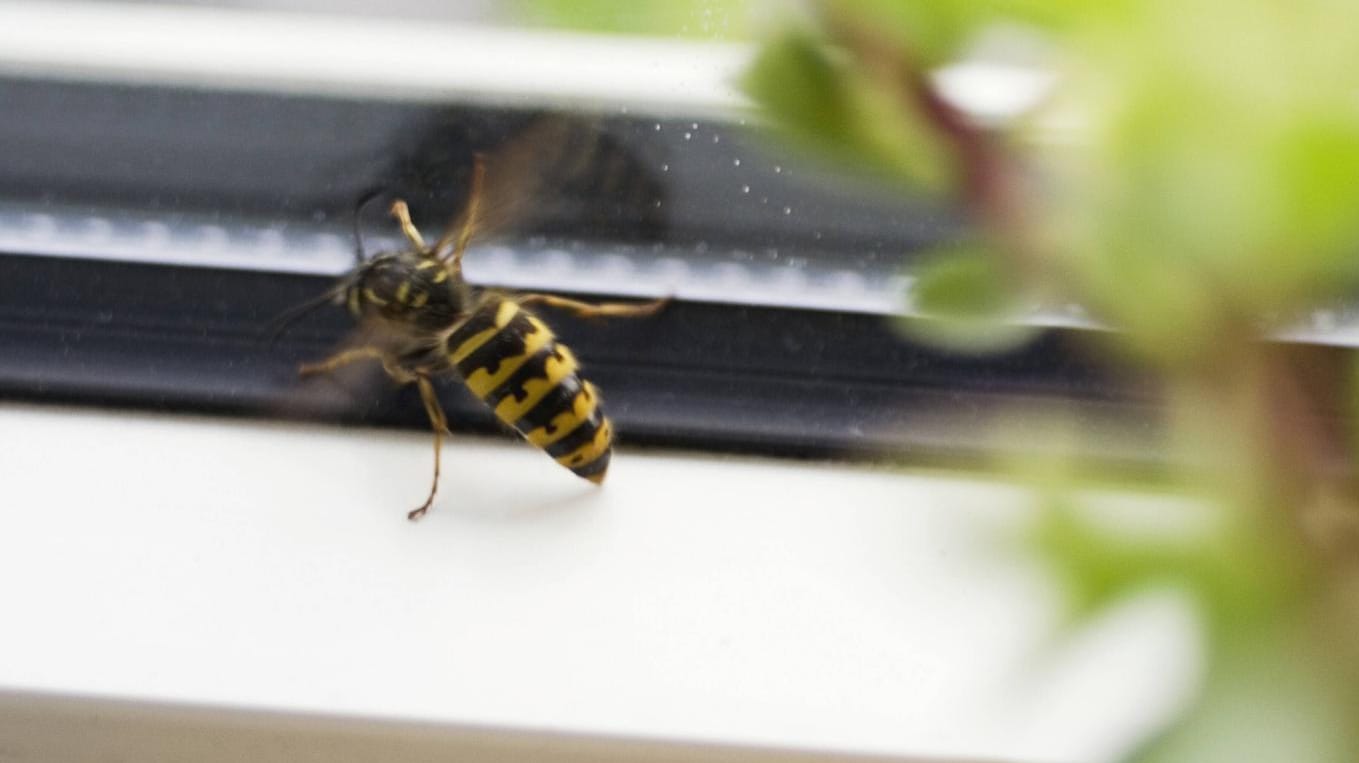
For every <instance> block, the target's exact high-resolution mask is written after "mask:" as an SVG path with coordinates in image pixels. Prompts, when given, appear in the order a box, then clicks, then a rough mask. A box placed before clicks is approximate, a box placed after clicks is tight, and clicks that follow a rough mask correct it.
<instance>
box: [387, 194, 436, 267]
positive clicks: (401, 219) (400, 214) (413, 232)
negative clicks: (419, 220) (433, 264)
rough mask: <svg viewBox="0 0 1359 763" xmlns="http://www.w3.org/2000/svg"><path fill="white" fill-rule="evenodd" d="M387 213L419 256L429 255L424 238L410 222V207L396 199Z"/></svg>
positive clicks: (402, 200) (403, 201) (401, 200)
mask: <svg viewBox="0 0 1359 763" xmlns="http://www.w3.org/2000/svg"><path fill="white" fill-rule="evenodd" d="M388 211H389V212H391V214H392V217H395V218H396V222H397V224H398V225H400V226H401V232H402V233H404V234H405V235H406V238H407V239H408V240H410V242H411V243H412V244H414V245H415V249H416V251H418V252H420V253H421V254H427V253H429V251H430V250H429V247H428V246H426V245H425V237H424V236H421V235H420V231H419V229H417V228H416V227H415V223H413V222H411V210H410V207H408V206H406V201H405V200H404V199H397V200H396V201H394V202H392V207H391V209H390V210H388Z"/></svg>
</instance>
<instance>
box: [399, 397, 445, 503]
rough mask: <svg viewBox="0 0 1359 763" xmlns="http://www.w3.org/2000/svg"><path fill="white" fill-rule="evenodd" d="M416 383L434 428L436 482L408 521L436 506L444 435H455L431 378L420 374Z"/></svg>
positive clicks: (431, 485)
mask: <svg viewBox="0 0 1359 763" xmlns="http://www.w3.org/2000/svg"><path fill="white" fill-rule="evenodd" d="M415 383H416V384H417V385H419V387H420V400H421V401H423V402H424V404H425V413H427V414H429V423H430V425H431V426H433V427H434V481H433V483H432V484H430V486H429V497H428V498H426V499H425V502H424V503H422V504H420V507H419V508H417V509H415V510H414V511H411V512H410V513H409V514H407V515H406V519H409V520H411V521H415V520H417V519H419V518H420V517H423V516H424V515H425V512H427V511H429V507H430V506H432V505H434V494H435V493H437V492H438V491H439V454H440V451H441V450H442V448H443V441H444V435H448V436H449V437H452V436H453V433H452V432H450V431H448V417H447V416H445V415H444V409H443V407H442V406H440V405H439V396H438V395H436V394H435V392H434V385H433V384H432V383H430V380H429V377H428V376H425V375H424V374H419V375H417V376H416V377H415Z"/></svg>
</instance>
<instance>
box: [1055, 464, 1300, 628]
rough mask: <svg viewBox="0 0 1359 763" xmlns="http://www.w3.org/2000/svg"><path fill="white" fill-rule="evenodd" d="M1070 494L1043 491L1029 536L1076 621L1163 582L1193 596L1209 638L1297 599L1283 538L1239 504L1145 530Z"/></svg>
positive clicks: (1261, 621)
mask: <svg viewBox="0 0 1359 763" xmlns="http://www.w3.org/2000/svg"><path fill="white" fill-rule="evenodd" d="M1074 496H1075V494H1074V493H1071V492H1067V491H1057V492H1053V493H1050V494H1048V495H1047V497H1046V506H1045V508H1044V510H1043V514H1042V518H1041V520H1040V521H1039V523H1038V525H1037V526H1036V528H1035V531H1034V534H1033V544H1034V547H1035V548H1037V549H1038V550H1039V552H1040V553H1041V555H1042V558H1043V559H1044V560H1046V561H1047V563H1048V564H1049V566H1050V567H1051V569H1052V570H1053V572H1054V573H1055V575H1056V577H1057V579H1058V580H1059V581H1060V583H1061V586H1062V588H1063V590H1064V591H1065V592H1066V598H1067V602H1068V606H1069V608H1070V612H1071V615H1072V617H1073V618H1074V619H1075V620H1077V621H1080V620H1085V619H1089V618H1091V617H1094V616H1095V615H1097V614H1099V613H1101V612H1103V611H1104V610H1105V609H1106V608H1108V607H1110V606H1111V605H1113V604H1116V603H1118V602H1119V601H1121V600H1123V599H1124V598H1126V597H1128V596H1131V595H1133V594H1136V593H1141V592H1143V591H1146V590H1149V589H1154V588H1162V587H1170V588H1175V589H1178V590H1181V591H1183V592H1184V593H1186V594H1188V595H1189V596H1190V597H1191V599H1192V600H1193V601H1195V603H1196V604H1197V605H1198V607H1199V610H1200V612H1201V613H1202V615H1203V616H1204V618H1205V623H1204V624H1205V625H1206V626H1207V628H1208V633H1209V634H1210V639H1221V638H1230V637H1233V634H1239V633H1242V632H1244V631H1242V630H1241V629H1242V628H1247V629H1251V628H1259V627H1263V626H1266V625H1268V624H1270V623H1273V622H1276V621H1277V620H1278V619H1279V618H1281V617H1283V616H1284V615H1286V614H1287V613H1288V612H1290V611H1291V607H1293V606H1294V604H1295V602H1296V601H1297V594H1298V591H1299V590H1300V585H1301V577H1300V575H1301V569H1300V568H1299V567H1298V565H1297V560H1296V559H1295V558H1293V557H1291V556H1290V554H1289V551H1290V548H1289V546H1288V544H1283V546H1281V545H1280V544H1279V542H1278V538H1277V537H1271V535H1269V534H1266V533H1264V532H1262V530H1263V528H1261V527H1258V526H1256V525H1255V524H1254V523H1253V521H1252V520H1251V519H1250V518H1249V517H1247V516H1246V515H1244V514H1242V513H1240V512H1236V511H1232V510H1222V511H1217V512H1215V513H1214V517H1213V521H1212V522H1210V523H1208V524H1206V525H1205V526H1204V527H1202V528H1201V529H1199V530H1197V531H1193V532H1189V531H1184V530H1182V529H1181V530H1176V531H1173V532H1160V533H1145V532H1137V531H1134V530H1130V528H1129V527H1128V526H1127V525H1125V524H1120V523H1108V522H1100V521H1097V518H1098V513H1097V512H1094V511H1092V509H1091V507H1090V506H1088V505H1081V504H1078V503H1077V502H1076V500H1075V498H1074Z"/></svg>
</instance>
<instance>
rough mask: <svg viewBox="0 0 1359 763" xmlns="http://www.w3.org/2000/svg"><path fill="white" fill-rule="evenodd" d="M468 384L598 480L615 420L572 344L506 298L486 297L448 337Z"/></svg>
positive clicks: (529, 435)
mask: <svg viewBox="0 0 1359 763" xmlns="http://www.w3.org/2000/svg"><path fill="white" fill-rule="evenodd" d="M447 348H448V359H449V362H450V363H452V364H453V365H454V366H455V367H456V368H457V369H458V372H459V373H460V374H462V377H463V381H464V382H465V383H466V384H467V388H468V389H470V390H471V391H472V393H473V394H474V395H476V396H477V397H479V398H481V400H482V401H483V402H485V403H486V404H487V405H489V406H490V407H491V408H492V410H494V411H495V415H496V416H497V417H498V418H499V419H500V420H501V421H503V422H505V423H506V424H509V425H510V426H512V427H514V428H515V429H516V430H518V431H519V433H520V434H522V435H524V437H525V438H526V439H527V440H528V441H529V442H531V443H533V444H534V445H536V446H537V447H539V448H542V449H543V450H544V451H546V452H547V454H548V455H549V456H552V457H553V458H554V459H556V461H557V463H559V464H561V465H562V466H565V467H566V468H568V469H570V470H571V471H572V472H575V473H576V474H577V475H579V476H581V477H584V478H585V479H588V480H590V481H592V482H596V483H598V482H603V481H604V475H605V473H606V472H607V471H608V468H609V458H610V455H611V453H612V447H613V426H612V425H611V424H610V422H609V419H608V418H607V417H606V416H604V412H603V409H602V407H601V406H600V400H599V391H598V390H597V389H596V388H595V386H594V385H593V384H591V383H590V382H588V381H586V380H584V379H582V378H581V376H580V367H579V365H578V364H577V363H576V358H575V356H574V355H573V354H572V353H571V350H570V349H569V348H567V347H566V345H563V344H562V343H560V342H558V341H557V340H556V337H555V336H554V335H553V333H552V330H551V329H549V328H548V327H547V326H546V325H545V324H544V323H543V322H542V321H540V320H538V318H536V317H535V316H533V315H532V314H530V313H529V312H528V311H526V310H524V309H523V308H521V307H520V306H519V305H517V304H515V303H514V302H513V301H512V300H509V299H491V300H488V301H487V302H486V304H484V305H482V307H481V308H480V309H478V310H477V311H476V312H475V313H473V314H472V316H471V317H469V318H468V319H467V320H466V321H464V322H463V324H462V325H460V326H459V327H458V328H457V329H455V330H454V331H453V333H452V334H451V335H449V337H448V342H447Z"/></svg>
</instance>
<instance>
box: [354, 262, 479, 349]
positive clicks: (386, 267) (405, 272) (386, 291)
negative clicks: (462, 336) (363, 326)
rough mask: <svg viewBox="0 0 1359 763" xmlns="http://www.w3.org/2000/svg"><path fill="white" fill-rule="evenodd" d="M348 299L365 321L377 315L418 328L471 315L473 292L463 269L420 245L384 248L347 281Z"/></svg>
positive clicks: (441, 326)
mask: <svg viewBox="0 0 1359 763" xmlns="http://www.w3.org/2000/svg"><path fill="white" fill-rule="evenodd" d="M341 286H342V291H341V292H340V293H339V294H337V297H338V296H342V297H343V300H344V304H345V306H346V307H348V308H349V312H350V314H352V315H353V316H354V318H355V319H357V320H359V321H361V322H362V321H367V320H370V319H373V318H378V319H381V320H382V321H384V322H386V323H389V324H394V325H395V326H400V327H405V328H409V329H413V330H417V331H439V330H443V329H447V328H451V327H452V326H453V325H454V324H455V323H457V322H458V321H459V320H461V319H462V318H464V317H465V316H466V312H467V308H468V304H469V302H470V295H469V293H468V292H469V289H468V286H467V283H466V282H465V281H463V279H462V275H461V273H459V272H457V271H456V270H455V269H454V268H453V267H452V266H451V265H450V264H449V263H446V262H444V261H442V260H440V259H439V258H437V257H431V256H428V255H426V254H422V253H420V252H415V251H404V252H389V253H386V254H379V255H377V256H375V257H373V258H372V259H370V260H367V261H366V262H364V263H363V264H361V265H360V266H359V267H358V268H356V269H355V270H354V271H353V272H352V273H351V274H350V275H349V276H348V277H347V278H346V279H345V282H344V283H342V284H341Z"/></svg>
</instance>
